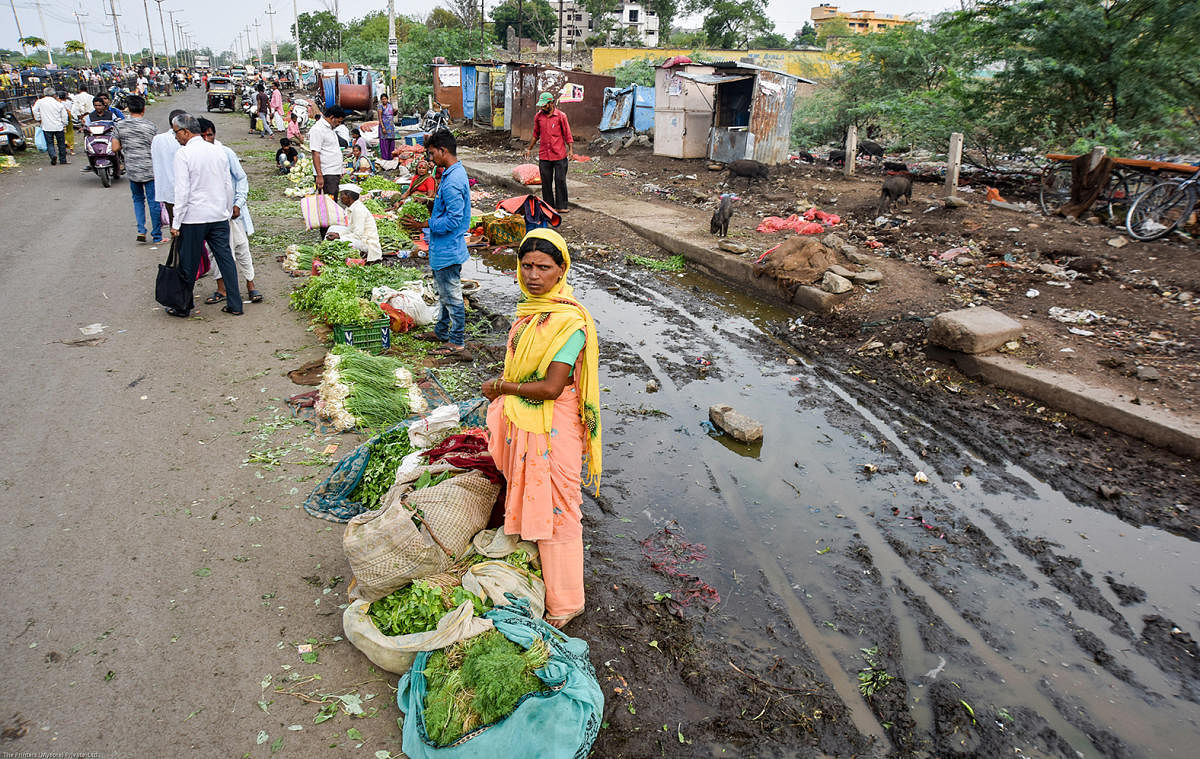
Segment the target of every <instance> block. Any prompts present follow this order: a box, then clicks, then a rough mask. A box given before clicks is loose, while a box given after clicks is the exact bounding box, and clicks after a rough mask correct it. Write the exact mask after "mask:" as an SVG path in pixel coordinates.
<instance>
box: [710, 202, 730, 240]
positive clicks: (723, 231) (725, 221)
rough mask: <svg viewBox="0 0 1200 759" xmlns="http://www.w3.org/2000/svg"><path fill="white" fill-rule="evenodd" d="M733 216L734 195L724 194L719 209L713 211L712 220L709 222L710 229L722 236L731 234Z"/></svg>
mask: <svg viewBox="0 0 1200 759" xmlns="http://www.w3.org/2000/svg"><path fill="white" fill-rule="evenodd" d="M732 216H733V196H732V195H722V196H721V202H720V203H719V204H718V205H717V210H715V211H713V215H712V221H711V222H710V223H709V226H708V229H709V231H710V232H712V233H713V234H714V235H718V236H720V237H728V236H729V219H730V217H732Z"/></svg>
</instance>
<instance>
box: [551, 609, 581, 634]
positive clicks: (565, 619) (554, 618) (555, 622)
mask: <svg viewBox="0 0 1200 759" xmlns="http://www.w3.org/2000/svg"><path fill="white" fill-rule="evenodd" d="M582 613H583V609H580V610H579V611H577V612H575V613H574V614H557V615H553V614H547V615H546V617H545V619H546V624H548V625H550V626H551V627H553V628H555V629H558V630H561V629H563V628H564V627H566V626H567V624H568V623H569V622H570V621H571V620H572V619H575V617H578V616H579V615H580V614H582Z"/></svg>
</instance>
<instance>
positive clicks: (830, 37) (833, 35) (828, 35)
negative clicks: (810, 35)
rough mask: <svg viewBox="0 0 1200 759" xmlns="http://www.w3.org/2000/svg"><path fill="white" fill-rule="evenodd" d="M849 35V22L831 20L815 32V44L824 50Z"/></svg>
mask: <svg viewBox="0 0 1200 759" xmlns="http://www.w3.org/2000/svg"><path fill="white" fill-rule="evenodd" d="M851 34H852V32H851V31H850V22H848V21H846V19H844V18H831V19H829V20H828V21H826V22H824V23H823V24H821V26H820V28H818V29H817V30H816V36H815V39H816V44H817V45H818V46H819V47H824V48H828V47H832V46H833V45H836V44H838V41H839V40H843V39H845V38H847V37H849V36H851Z"/></svg>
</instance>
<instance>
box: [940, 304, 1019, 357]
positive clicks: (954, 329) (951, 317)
mask: <svg viewBox="0 0 1200 759" xmlns="http://www.w3.org/2000/svg"><path fill="white" fill-rule="evenodd" d="M1021 331H1022V327H1021V323H1020V322H1019V321H1017V320H1016V319H1012V318H1010V317H1008V316H1005V315H1004V314H1002V313H1000V312H999V311H996V310H995V309H991V308H988V307H986V306H982V307H980V308H962V309H959V310H957V311H946V312H945V313H941V314H938V315H937V317H936V318H935V319H934V320H933V324H931V325H930V326H929V342H931V343H933V344H935V345H940V346H942V347H943V348H949V349H950V350H955V351H962V352H963V353H986V352H988V351H990V350H995V349H996V348H999V347H1000V346H1001V345H1004V344H1005V343H1007V342H1008V341H1009V340H1012V339H1014V338H1016V337H1019V336H1020V335H1021Z"/></svg>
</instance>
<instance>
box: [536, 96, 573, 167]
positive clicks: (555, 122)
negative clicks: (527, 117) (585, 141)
mask: <svg viewBox="0 0 1200 759" xmlns="http://www.w3.org/2000/svg"><path fill="white" fill-rule="evenodd" d="M533 138H534V139H535V140H541V142H540V143H539V144H538V158H540V159H542V160H543V161H561V160H562V159H564V158H566V157H567V145H569V144H572V143H574V142H575V138H574V137H572V136H571V123H570V122H569V121H567V114H565V113H563V112H562V111H560V110H558V109H557V108H555V109H554V110H553V111H551V112H550V115H549V116H547V115H546V114H545V113H544V112H542V111H538V112H537V113H536V114H534V117H533Z"/></svg>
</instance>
